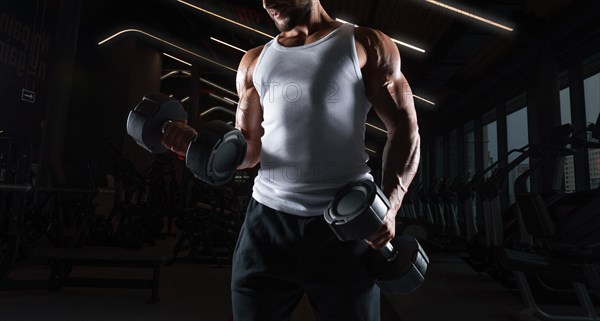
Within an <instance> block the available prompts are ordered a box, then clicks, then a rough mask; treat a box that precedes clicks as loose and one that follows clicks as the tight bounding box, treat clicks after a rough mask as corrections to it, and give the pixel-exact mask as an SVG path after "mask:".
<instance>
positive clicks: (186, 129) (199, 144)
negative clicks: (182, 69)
mask: <svg viewBox="0 0 600 321" xmlns="http://www.w3.org/2000/svg"><path fill="white" fill-rule="evenodd" d="M127 133H128V134H129V135H130V136H131V137H132V138H133V139H134V140H135V142H136V143H137V144H138V145H140V146H142V147H143V148H144V149H146V150H148V151H149V152H151V153H163V152H166V151H167V150H171V151H173V152H175V153H177V154H179V155H181V156H185V164H186V166H187V167H188V168H189V169H190V171H191V172H192V174H194V176H196V177H197V178H198V179H200V180H202V181H204V182H206V183H208V184H210V185H213V186H218V185H223V184H225V183H227V182H229V181H230V180H231V178H232V177H233V174H234V173H235V171H236V169H237V167H238V166H239V165H240V164H241V163H242V161H243V160H244V155H245V154H246V141H245V140H244V137H243V136H242V133H241V132H240V131H239V130H236V129H235V128H233V127H231V126H229V125H228V124H227V123H225V122H223V121H220V120H214V121H211V122H209V123H207V124H206V125H205V126H204V128H202V130H200V132H196V130H194V129H193V128H191V127H190V126H188V125H187V112H186V111H185V109H184V108H183V106H181V104H180V103H179V101H177V100H175V99H172V98H169V97H167V96H165V95H163V94H150V95H147V96H145V97H144V98H143V99H142V101H141V102H140V103H139V104H138V105H137V106H135V108H134V109H133V110H132V111H131V112H130V113H129V117H127Z"/></svg>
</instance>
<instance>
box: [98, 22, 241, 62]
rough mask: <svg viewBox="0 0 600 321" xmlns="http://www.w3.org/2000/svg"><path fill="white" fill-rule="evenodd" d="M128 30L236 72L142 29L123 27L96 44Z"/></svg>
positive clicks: (99, 44) (100, 43) (101, 43)
mask: <svg viewBox="0 0 600 321" xmlns="http://www.w3.org/2000/svg"><path fill="white" fill-rule="evenodd" d="M129 32H135V33H141V34H143V35H145V36H147V37H150V38H152V39H154V40H158V41H160V42H162V43H164V44H167V45H169V46H171V47H173V48H177V49H179V50H181V51H183V52H185V53H187V54H189V55H192V56H194V57H198V58H200V59H202V60H204V61H208V62H210V63H213V64H215V65H217V66H219V67H222V68H225V69H227V70H230V71H233V72H237V70H235V69H233V68H231V67H229V66H226V65H223V64H221V63H218V62H216V61H214V60H211V59H208V58H206V57H204V56H201V55H199V54H197V53H195V52H193V51H190V50H188V49H185V48H183V47H181V46H178V45H176V44H173V43H171V42H168V41H166V40H164V39H161V38H159V37H157V36H155V35H152V34H149V33H147V32H145V31H142V30H139V29H124V30H121V31H119V32H117V33H115V34H114V35H112V36H110V37H108V38H106V39H104V40H102V41H100V42H98V46H101V45H103V44H105V43H107V42H108V41H111V40H112V39H114V38H116V37H118V36H120V35H122V34H125V33H129Z"/></svg>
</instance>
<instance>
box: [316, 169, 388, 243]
mask: <svg viewBox="0 0 600 321" xmlns="http://www.w3.org/2000/svg"><path fill="white" fill-rule="evenodd" d="M389 208H390V203H389V201H388V199H387V198H386V197H385V195H383V192H382V191H381V190H380V189H379V188H377V186H376V185H375V183H373V182H372V181H367V180H365V181H360V182H352V183H349V184H347V185H345V186H344V187H343V188H342V189H341V190H340V191H339V192H338V193H337V194H336V195H335V196H334V198H333V201H332V202H331V204H330V205H329V207H328V209H327V210H326V211H325V213H324V214H325V215H324V216H325V221H327V224H329V226H330V227H331V228H332V230H333V231H334V232H335V233H336V235H337V236H338V238H339V239H340V240H342V241H349V240H360V239H365V238H367V237H369V236H370V235H371V234H373V232H374V231H377V230H378V229H379V228H380V227H381V226H383V218H384V217H385V215H386V213H387V211H388V209H389ZM366 212H369V213H366Z"/></svg>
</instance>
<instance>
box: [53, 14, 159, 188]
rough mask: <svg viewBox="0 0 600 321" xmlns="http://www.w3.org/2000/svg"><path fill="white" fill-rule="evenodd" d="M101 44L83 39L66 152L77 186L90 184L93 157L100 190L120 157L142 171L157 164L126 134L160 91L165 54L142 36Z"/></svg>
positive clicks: (69, 176) (70, 177)
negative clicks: (136, 112) (135, 114)
mask: <svg viewBox="0 0 600 321" xmlns="http://www.w3.org/2000/svg"><path fill="white" fill-rule="evenodd" d="M82 28H85V26H82ZM98 40H99V39H91V38H87V37H81V38H80V41H79V48H78V54H77V59H76V76H75V85H74V90H73V104H72V108H71V112H70V115H69V129H68V131H69V135H68V139H67V146H68V148H66V149H65V155H66V158H67V160H66V162H65V163H66V167H67V169H66V170H65V171H66V176H67V180H68V181H69V182H70V183H72V184H75V185H86V184H87V179H88V177H89V173H88V171H89V168H88V167H89V164H90V162H91V159H92V158H93V159H95V160H96V162H97V163H98V164H99V166H100V167H99V168H98V173H97V178H98V179H99V181H98V184H100V185H103V184H105V183H104V179H105V178H106V175H107V174H112V173H113V168H112V167H113V165H114V161H113V160H114V157H115V154H114V153H115V152H117V153H120V152H122V153H123V154H125V155H126V157H127V158H128V159H130V160H132V161H133V163H134V165H135V167H136V168H137V170H138V171H142V170H144V169H145V168H146V167H147V166H148V165H149V164H150V162H151V161H152V158H151V157H149V155H148V154H147V153H146V152H144V151H143V150H142V149H141V148H140V147H138V146H137V145H135V143H134V142H133V141H132V140H131V139H130V138H129V136H127V135H126V130H125V123H126V120H127V115H128V113H129V111H130V110H131V108H132V107H134V106H135V105H136V104H137V103H138V102H139V101H140V100H141V98H142V97H143V96H144V95H145V94H147V93H150V92H158V91H159V89H160V76H161V74H160V73H161V70H162V69H161V65H162V60H161V54H160V52H159V51H158V50H156V49H154V48H151V47H150V46H148V45H147V44H146V43H145V42H144V40H142V39H139V38H136V37H131V36H127V35H124V36H123V37H122V38H115V39H114V40H113V41H112V42H110V43H107V44H105V45H103V46H98V45H97V43H98ZM110 145H112V146H113V147H115V148H114V149H113V148H111V147H110Z"/></svg>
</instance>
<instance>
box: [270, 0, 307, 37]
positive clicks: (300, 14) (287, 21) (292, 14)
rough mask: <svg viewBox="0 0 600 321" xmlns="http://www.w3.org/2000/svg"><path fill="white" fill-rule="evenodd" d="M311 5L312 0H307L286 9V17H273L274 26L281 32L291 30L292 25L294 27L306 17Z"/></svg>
mask: <svg viewBox="0 0 600 321" xmlns="http://www.w3.org/2000/svg"><path fill="white" fill-rule="evenodd" d="M312 7H313V2H312V0H308V1H306V3H305V4H302V5H300V6H299V7H297V8H289V9H286V10H288V12H287V17H284V18H283V19H280V20H275V19H273V21H274V22H275V26H276V27H277V29H279V31H281V32H285V31H290V30H292V29H293V28H294V27H296V26H297V25H299V24H300V23H301V22H303V21H304V20H305V19H306V17H307V16H308V14H309V13H310V11H311V10H312Z"/></svg>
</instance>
